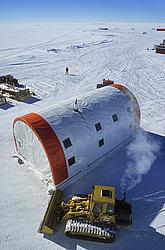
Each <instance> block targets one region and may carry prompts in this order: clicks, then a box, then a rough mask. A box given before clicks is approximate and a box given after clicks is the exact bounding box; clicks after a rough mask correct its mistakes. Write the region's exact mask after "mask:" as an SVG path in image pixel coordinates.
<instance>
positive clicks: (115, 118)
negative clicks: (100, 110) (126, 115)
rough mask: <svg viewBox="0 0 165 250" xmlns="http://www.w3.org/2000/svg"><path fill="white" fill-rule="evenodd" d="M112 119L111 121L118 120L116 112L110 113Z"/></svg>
mask: <svg viewBox="0 0 165 250" xmlns="http://www.w3.org/2000/svg"><path fill="white" fill-rule="evenodd" d="M112 119H113V122H117V121H118V117H117V115H116V114H114V115H112Z"/></svg>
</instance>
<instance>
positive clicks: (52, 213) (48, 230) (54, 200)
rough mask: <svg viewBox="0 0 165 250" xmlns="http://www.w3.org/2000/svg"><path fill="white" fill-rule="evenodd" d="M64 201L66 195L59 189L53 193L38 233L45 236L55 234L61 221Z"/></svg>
mask: <svg viewBox="0 0 165 250" xmlns="http://www.w3.org/2000/svg"><path fill="white" fill-rule="evenodd" d="M63 200H64V194H63V192H62V191H60V190H59V189H56V190H55V191H53V194H52V196H51V198H50V201H49V203H48V207H47V209H46V212H45V215H44V218H43V220H42V221H41V223H40V226H39V229H38V232H39V233H43V234H53V233H54V230H55V227H56V225H57V223H59V220H60V219H61V214H62V208H61V203H62V201H63Z"/></svg>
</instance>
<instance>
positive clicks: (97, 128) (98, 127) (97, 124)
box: [95, 122, 102, 131]
mask: <svg viewBox="0 0 165 250" xmlns="http://www.w3.org/2000/svg"><path fill="white" fill-rule="evenodd" d="M95 128H96V130H97V131H99V130H101V129H102V127H101V123H100V122H98V123H96V124H95Z"/></svg>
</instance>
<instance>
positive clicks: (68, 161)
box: [13, 84, 140, 187]
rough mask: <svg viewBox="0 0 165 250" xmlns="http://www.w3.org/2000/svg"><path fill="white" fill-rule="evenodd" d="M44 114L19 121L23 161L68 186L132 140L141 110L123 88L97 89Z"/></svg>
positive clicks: (16, 138) (50, 179)
mask: <svg viewBox="0 0 165 250" xmlns="http://www.w3.org/2000/svg"><path fill="white" fill-rule="evenodd" d="M73 104H74V100H73V99H71V100H69V101H67V102H65V103H63V104H62V105H60V106H51V107H49V108H48V109H47V110H41V111H40V112H39V113H30V114H27V115H24V116H21V117H18V118H16V119H15V121H14V124H13V135H14V141H15V146H16V151H17V154H18V156H19V157H20V158H21V159H22V160H23V161H24V162H25V163H26V164H27V165H29V166H30V167H31V168H32V169H33V170H34V171H35V172H36V173H37V174H38V175H39V177H40V178H41V179H42V180H43V181H45V182H47V183H53V184H54V185H55V186H61V187H64V186H66V185H68V184H69V183H70V182H71V181H73V180H75V179H77V178H78V176H81V175H83V174H84V173H85V172H86V171H89V170H90V169H91V167H92V166H93V165H94V164H95V163H96V162H97V160H99V159H100V158H102V157H103V156H104V155H106V154H107V153H108V152H111V151H113V150H114V149H116V148H120V147H122V146H123V145H125V144H126V143H127V142H128V141H130V140H132V138H133V137H134V134H135V133H136V131H137V129H138V127H139V124H140V109H139V105H138V102H137V100H136V98H135V97H134V95H133V94H132V92H131V91H130V90H129V89H128V88H126V87H125V86H122V85H120V84H112V85H110V86H107V87H103V88H101V89H96V90H93V91H91V92H88V93H86V94H83V95H81V96H79V97H78V98H77V104H76V105H78V107H77V106H76V109H75V107H74V105H73Z"/></svg>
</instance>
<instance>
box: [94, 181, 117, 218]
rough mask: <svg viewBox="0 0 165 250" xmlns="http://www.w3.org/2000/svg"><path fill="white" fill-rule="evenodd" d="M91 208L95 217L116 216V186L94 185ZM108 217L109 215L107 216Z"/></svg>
mask: <svg viewBox="0 0 165 250" xmlns="http://www.w3.org/2000/svg"><path fill="white" fill-rule="evenodd" d="M91 210H92V212H93V215H94V217H95V218H98V217H100V220H102V219H101V218H103V216H102V215H103V214H104V215H106V216H114V213H115V188H114V187H109V186H94V187H93V193H92V202H91ZM106 218H107V217H106Z"/></svg>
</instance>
